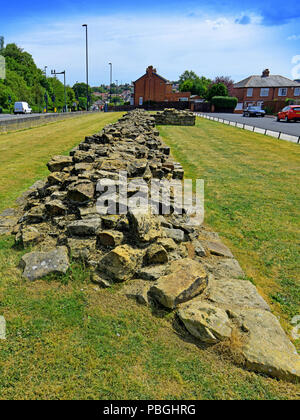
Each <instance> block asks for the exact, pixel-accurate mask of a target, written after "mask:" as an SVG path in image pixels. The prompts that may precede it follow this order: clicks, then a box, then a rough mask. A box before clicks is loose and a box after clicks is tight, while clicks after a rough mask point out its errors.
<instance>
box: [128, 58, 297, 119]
mask: <svg viewBox="0 0 300 420" xmlns="http://www.w3.org/2000/svg"><path fill="white" fill-rule="evenodd" d="M133 85H134V94H133V98H132V104H134V105H135V106H141V105H143V104H144V103H145V102H148V101H153V102H177V101H191V100H194V101H195V100H196V101H197V100H201V98H199V97H195V96H194V97H192V95H191V93H190V92H174V91H173V85H172V83H171V82H170V81H169V80H167V79H165V78H164V77H162V76H160V75H159V74H158V73H157V71H156V69H155V68H153V66H149V67H148V68H147V69H146V73H145V74H144V75H143V76H141V77H140V78H139V79H137V80H136V81H135V82H133ZM232 94H233V96H236V97H237V98H238V106H237V111H239V110H240V111H241V110H242V109H243V108H245V107H246V106H249V105H258V106H263V105H264V103H266V102H270V101H274V102H275V101H283V100H285V99H286V98H289V99H299V100H300V83H299V81H295V80H291V79H288V78H286V77H284V76H280V75H271V74H270V70H268V69H266V70H264V71H263V72H262V74H261V76H256V75H255V76H249V77H247V78H246V79H244V80H241V81H240V82H238V83H236V84H235V85H234V87H233V91H232Z"/></svg>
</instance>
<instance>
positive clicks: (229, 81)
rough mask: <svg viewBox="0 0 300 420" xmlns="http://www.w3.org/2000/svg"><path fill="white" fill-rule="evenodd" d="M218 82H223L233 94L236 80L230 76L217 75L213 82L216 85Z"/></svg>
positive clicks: (230, 93) (229, 92)
mask: <svg viewBox="0 0 300 420" xmlns="http://www.w3.org/2000/svg"><path fill="white" fill-rule="evenodd" d="M218 83H223V84H224V85H225V86H226V87H227V89H228V94H229V95H230V96H231V95H232V94H233V85H234V80H233V79H232V78H231V77H230V76H217V77H216V78H215V79H214V80H213V81H212V84H213V85H216V84H218Z"/></svg>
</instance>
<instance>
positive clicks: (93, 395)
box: [0, 115, 300, 400]
mask: <svg viewBox="0 0 300 420" xmlns="http://www.w3.org/2000/svg"><path fill="white" fill-rule="evenodd" d="M112 117H116V115H112ZM112 117H111V118H112ZM83 118H84V117H82V118H81V119H80V121H81V124H82V126H81V124H80V123H79V120H78V125H77V126H76V129H75V131H76V133H82V135H77V134H76V133H73V134H72V135H70V133H69V131H67V130H72V127H70V126H69V127H68V129H66V128H65V129H63V130H62V131H61V133H60V137H61V142H60V141H59V134H58V132H57V130H59V129H60V127H59V126H60V124H62V123H59V124H58V125H57V126H56V124H53V125H52V127H51V129H52V130H53V131H51V129H50V127H45V128H44V129H45V130H47V139H45V143H47V144H48V148H49V149H50V148H52V145H51V141H53V138H54V137H55V136H54V133H56V146H55V147H54V149H55V150H54V151H53V149H52V150H51V152H50V151H49V152H48V151H47V150H40V151H39V149H40V148H41V149H44V143H43V144H42V145H41V146H39V145H38V143H36V145H35V147H36V150H35V151H34V153H35V154H36V155H38V154H39V153H41V158H42V159H43V160H44V162H46V161H47V159H48V158H49V156H48V154H49V155H52V154H54V153H62V152H66V151H67V150H68V148H71V147H73V146H74V144H75V143H78V142H79V141H80V140H81V139H82V138H83V137H84V135H85V134H87V132H86V131H88V132H91V131H93V130H94V131H97V130H98V129H99V128H100V127H99V126H101V124H102V123H103V120H101V121H96V120H95V121H94V120H92V119H91V120H89V121H88V123H87V121H84V119H83ZM90 118H91V117H90ZM72 122H73V123H74V120H73V121H72ZM107 122H108V121H106V122H105V123H107ZM35 130H41V128H37V129H33V130H31V135H32V136H33V137H35ZM168 130H169V128H165V129H164V134H166V132H167V131H168ZM182 130H183V131H182V132H180V136H179V137H177V142H178V143H180V142H181V141H182V138H183V136H182V133H184V132H185V129H182ZM83 132H84V133H83ZM27 133H28V131H27ZM39 133H40V134H39V135H41V136H42V132H40V131H39ZM23 135H24V133H23V132H20V133H15V134H14V136H15V137H14V142H15V144H16V145H19V146H18V147H19V149H18V148H17V149H16V155H17V154H18V150H20V148H21V144H22V139H21V138H20V137H19V136H23ZM66 136H67V137H68V138H69V140H68V142H66V141H65V139H66ZM75 137H76V138H75ZM189 137H190V136H188V138H189ZM1 141H2V138H1V136H0V144H1ZM26 141H27V138H26V139H24V138H23V142H25V143H26ZM24 146H25V145H24ZM45 146H46V145H45ZM45 149H47V147H45ZM174 150H175V148H174ZM175 152H176V150H175ZM6 153H7V154H9V155H10V156H11V158H12V156H14V154H13V151H12V150H11V149H10V148H8V149H7V152H5V150H4V151H3V152H2V153H1V155H0V156H1V159H2V161H3V162H6V163H5V164H2V166H1V167H0V170H1V171H2V172H1V173H2V174H5V173H6V171H9V170H10V169H9V168H10V162H11V160H12V159H11V158H10V159H8V156H7V154H6ZM22 160H23V161H24V157H23V159H21V158H20V159H19V160H18V162H19V163H18V165H19V167H20V166H22V165H28V168H27V171H26V175H24V176H23V181H22V182H23V183H24V185H30V184H32V182H33V181H34V180H35V179H36V177H38V176H39V174H40V173H42V174H43V175H46V172H45V170H44V169H43V168H42V165H41V164H40V162H39V160H38V157H36V159H34V160H32V162H31V164H30V160H29V162H28V163H26V162H23V163H22ZM40 165H41V166H40ZM9 181H10V177H9V176H7V178H6V182H9ZM14 182H15V181H14ZM1 188H2V197H3V199H5V200H6V202H7V203H9V204H12V199H13V196H14V194H12V192H11V191H10V188H9V187H8V186H5V185H2V184H1ZM5 188H6V190H5ZM18 188H19V189H20V191H21V188H22V185H21V184H18ZM1 205H2V203H1ZM215 217H216V218H217V215H215ZM12 245H13V238H12V237H0V314H1V315H2V314H3V315H4V316H5V318H6V321H7V340H6V341H1V342H0V398H1V399H174V400H177V399H213V400H215V399H270V400H272V399H292V398H294V399H295V398H300V394H299V388H297V386H296V385H293V384H289V383H285V382H282V381H276V380H273V379H270V378H266V377H264V376H261V375H257V374H255V373H250V372H247V371H245V370H244V369H242V368H240V367H238V366H235V365H234V364H233V363H232V362H231V360H230V359H229V358H228V357H226V356H225V355H223V354H221V353H218V352H217V351H216V350H215V349H210V348H209V349H204V348H201V347H200V346H197V345H196V343H195V342H194V341H193V340H192V339H191V337H190V336H189V335H187V334H186V333H185V332H184V330H183V329H182V328H181V327H180V326H179V325H177V323H176V320H175V319H174V316H173V314H170V313H169V312H164V311H153V312H151V311H150V310H149V309H148V308H146V307H143V306H140V305H137V304H136V303H135V302H134V301H131V300H130V301H129V300H127V299H126V298H125V297H123V296H122V295H121V294H120V293H119V289H120V286H116V287H114V288H112V289H110V290H100V289H98V287H97V286H95V285H93V284H91V283H90V281H89V273H88V271H87V270H85V268H84V267H83V266H82V265H80V264H77V263H74V262H73V263H72V267H71V270H70V272H69V273H68V274H67V275H66V276H61V277H54V276H52V277H48V278H47V279H43V280H40V281H36V282H29V281H25V280H24V279H22V278H21V275H20V271H19V270H18V268H17V265H18V262H19V260H20V258H21V255H22V254H23V253H24V251H21V250H17V249H12Z"/></svg>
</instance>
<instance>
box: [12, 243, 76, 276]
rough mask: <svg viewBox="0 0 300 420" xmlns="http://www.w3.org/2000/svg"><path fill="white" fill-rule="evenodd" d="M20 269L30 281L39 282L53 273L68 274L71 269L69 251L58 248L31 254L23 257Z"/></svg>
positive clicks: (64, 248)
mask: <svg viewBox="0 0 300 420" xmlns="http://www.w3.org/2000/svg"><path fill="white" fill-rule="evenodd" d="M20 267H21V269H23V270H24V271H23V276H24V277H25V278H27V279H28V280H31V281H33V280H37V279H40V278H42V277H45V276H47V275H48V274H51V273H57V274H66V272H67V271H68V268H69V257H68V250H67V248H66V247H58V248H55V249H52V250H51V251H49V252H30V253H29V254H26V255H24V256H23V257H22V259H21V262H20Z"/></svg>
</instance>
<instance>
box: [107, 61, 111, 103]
mask: <svg viewBox="0 0 300 420" xmlns="http://www.w3.org/2000/svg"><path fill="white" fill-rule="evenodd" d="M108 64H109V65H110V84H109V102H110V103H111V85H112V63H108Z"/></svg>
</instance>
